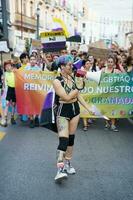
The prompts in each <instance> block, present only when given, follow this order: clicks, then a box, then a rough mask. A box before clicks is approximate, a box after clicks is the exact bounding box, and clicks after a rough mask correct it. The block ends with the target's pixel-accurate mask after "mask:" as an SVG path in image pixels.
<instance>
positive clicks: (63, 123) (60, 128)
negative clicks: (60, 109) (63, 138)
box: [57, 117, 68, 132]
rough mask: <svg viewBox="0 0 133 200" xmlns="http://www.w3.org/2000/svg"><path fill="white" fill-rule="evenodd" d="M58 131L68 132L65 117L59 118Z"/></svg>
mask: <svg viewBox="0 0 133 200" xmlns="http://www.w3.org/2000/svg"><path fill="white" fill-rule="evenodd" d="M57 125H58V131H59V132H61V131H63V130H66V129H67V127H68V124H67V120H66V118H64V117H59V118H57Z"/></svg>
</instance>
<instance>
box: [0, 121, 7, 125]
mask: <svg viewBox="0 0 133 200" xmlns="http://www.w3.org/2000/svg"><path fill="white" fill-rule="evenodd" d="M0 125H1V126H3V127H7V120H5V119H3V120H1V122H0Z"/></svg>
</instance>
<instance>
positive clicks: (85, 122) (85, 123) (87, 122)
mask: <svg viewBox="0 0 133 200" xmlns="http://www.w3.org/2000/svg"><path fill="white" fill-rule="evenodd" d="M91 67H92V64H91V61H90V60H89V59H87V60H86V61H85V62H84V66H82V67H81V70H84V71H86V72H91V70H92V68H91ZM92 123H93V121H92V119H89V118H88V117H87V118H83V130H84V131H87V130H88V127H89V126H90V124H92Z"/></svg>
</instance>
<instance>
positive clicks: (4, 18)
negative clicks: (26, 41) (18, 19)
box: [1, 0, 8, 41]
mask: <svg viewBox="0 0 133 200" xmlns="http://www.w3.org/2000/svg"><path fill="white" fill-rule="evenodd" d="M1 7H2V25H3V39H5V40H7V41H8V25H7V9H6V0H2V1H1Z"/></svg>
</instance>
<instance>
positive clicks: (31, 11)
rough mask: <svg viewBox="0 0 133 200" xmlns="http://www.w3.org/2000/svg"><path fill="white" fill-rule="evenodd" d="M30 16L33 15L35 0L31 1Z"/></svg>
mask: <svg viewBox="0 0 133 200" xmlns="http://www.w3.org/2000/svg"><path fill="white" fill-rule="evenodd" d="M30 17H33V1H30Z"/></svg>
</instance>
